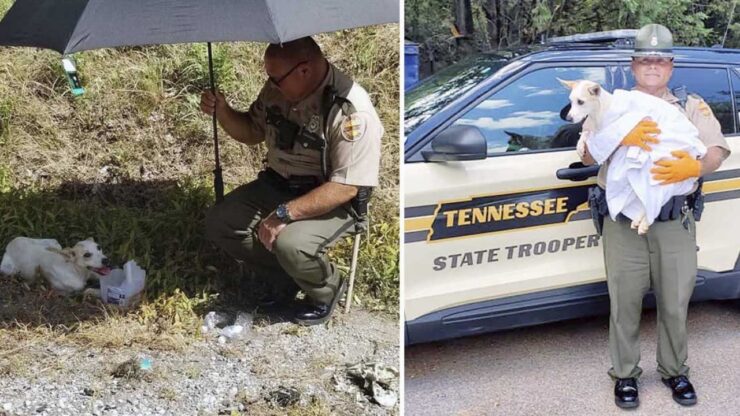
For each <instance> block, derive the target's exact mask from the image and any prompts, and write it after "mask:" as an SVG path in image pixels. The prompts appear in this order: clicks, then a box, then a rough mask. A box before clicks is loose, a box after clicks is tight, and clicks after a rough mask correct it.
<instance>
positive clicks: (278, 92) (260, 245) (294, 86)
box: [201, 37, 383, 325]
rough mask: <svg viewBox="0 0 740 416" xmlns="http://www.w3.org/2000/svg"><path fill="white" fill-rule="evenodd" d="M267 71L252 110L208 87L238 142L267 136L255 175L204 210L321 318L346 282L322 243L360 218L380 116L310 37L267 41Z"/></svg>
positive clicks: (220, 231)
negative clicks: (303, 296)
mask: <svg viewBox="0 0 740 416" xmlns="http://www.w3.org/2000/svg"><path fill="white" fill-rule="evenodd" d="M264 64H265V71H266V72H267V75H268V81H267V82H266V83H265V85H264V86H263V87H262V90H261V91H260V93H259V96H258V97H257V99H256V100H255V101H254V102H253V103H252V104H251V106H250V107H249V110H248V111H246V112H238V111H235V110H234V109H232V108H231V107H230V106H229V105H228V104H227V103H226V100H225V98H224V96H223V95H222V94H221V93H220V92H217V93H216V94H215V95H214V94H212V93H211V92H210V91H204V92H203V94H202V96H201V110H202V111H203V112H205V113H206V114H212V113H213V111H214V109H215V111H216V117H217V119H218V121H219V124H220V125H221V127H222V128H223V129H224V130H225V131H226V132H227V133H228V134H229V135H230V136H231V137H233V138H234V139H236V140H237V141H239V142H242V143H245V144H248V145H256V144H259V143H262V142H263V141H264V142H265V143H266V145H267V160H266V166H265V169H264V170H263V171H261V172H260V173H259V174H258V176H257V179H256V180H254V181H253V182H250V183H248V184H246V185H242V186H240V187H239V188H237V189H235V190H234V191H232V192H230V193H229V194H228V195H226V196H225V198H224V200H223V202H221V203H220V204H217V205H216V206H214V207H213V208H212V209H211V210H210V211H209V212H208V214H207V216H206V235H207V237H208V238H209V239H210V240H212V241H213V242H215V243H216V244H217V245H218V246H219V247H221V248H223V249H224V250H225V251H226V252H228V253H229V254H230V255H231V256H233V257H235V258H237V259H240V260H243V261H244V264H245V265H246V266H247V267H248V268H250V269H251V270H252V271H253V272H254V273H255V274H256V275H257V276H258V277H259V278H261V279H264V280H265V281H267V283H268V284H269V285H271V286H272V288H273V291H274V292H273V293H274V294H275V295H276V296H275V298H274V299H272V300H274V301H292V300H294V298H295V295H296V293H297V291H298V290H299V289H301V290H303V291H304V293H305V294H306V298H307V300H309V302H306V303H305V304H302V305H300V307H299V308H298V310H297V311H296V314H295V321H296V322H297V323H299V324H303V325H314V324H319V323H322V322H325V321H326V320H328V319H329V317H330V316H331V313H332V311H333V309H334V307H335V305H336V303H337V301H338V299H339V298H340V297H341V296H342V294H343V292H344V291H345V290H346V283H345V281H344V279H343V278H341V276H340V274H339V271H338V270H337V269H336V267H335V266H334V265H333V264H332V263H331V262H330V261H329V259H328V258H327V255H326V252H327V249H329V248H330V247H331V246H332V245H333V244H334V243H335V242H336V241H337V240H338V239H340V238H341V237H343V236H345V235H347V234H348V233H351V232H354V231H356V229H357V228H358V227H361V226H362V223H363V219H364V216H365V214H366V209H367V200H368V198H369V196H370V193H371V190H372V188H373V187H375V186H377V185H378V173H379V166H380V143H381V137H382V136H383V126H382V125H381V123H380V119H379V118H378V115H377V113H376V111H375V108H374V107H373V104H372V102H371V100H370V97H369V96H368V94H367V92H366V91H365V90H364V89H363V88H362V87H360V86H359V85H358V84H356V83H355V82H353V81H352V80H351V79H350V78H349V77H348V76H347V75H345V74H343V73H342V72H340V71H339V70H338V69H337V68H335V67H334V66H333V65H331V64H330V63H329V62H328V61H327V60H326V59H325V58H324V56H323V53H322V51H321V49H320V48H319V46H318V45H317V44H316V42H314V40H313V39H311V38H310V37H306V38H302V39H298V40H295V41H292V42H288V43H283V44H281V45H278V44H271V45H269V46H268V47H267V50H266V51H265V60H264Z"/></svg>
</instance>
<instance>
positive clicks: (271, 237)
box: [257, 212, 286, 251]
mask: <svg viewBox="0 0 740 416" xmlns="http://www.w3.org/2000/svg"><path fill="white" fill-rule="evenodd" d="M285 226H286V224H285V223H284V222H282V221H280V220H279V219H278V217H277V215H275V213H274V212H273V213H271V214H270V215H268V216H267V218H265V219H264V220H262V222H261V223H260V225H259V229H258V230H257V236H258V237H259V239H260V241H261V242H262V245H264V246H265V248H266V249H267V250H268V251H272V246H273V244H274V243H275V240H276V239H277V237H278V234H280V231H283V228H285Z"/></svg>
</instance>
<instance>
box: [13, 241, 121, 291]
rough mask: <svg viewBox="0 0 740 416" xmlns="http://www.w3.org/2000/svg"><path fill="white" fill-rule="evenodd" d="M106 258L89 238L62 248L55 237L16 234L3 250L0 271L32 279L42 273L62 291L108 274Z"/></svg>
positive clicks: (72, 288)
mask: <svg viewBox="0 0 740 416" xmlns="http://www.w3.org/2000/svg"><path fill="white" fill-rule="evenodd" d="M108 266H109V261H108V258H107V257H106V256H105V255H104V254H103V252H102V251H100V247H99V246H98V245H97V243H95V241H94V240H93V239H92V237H91V238H88V239H87V240H84V241H80V242H79V243H77V244H75V245H74V247H71V248H65V249H63V248H62V246H61V245H59V243H58V242H57V241H56V240H51V239H33V238H27V237H17V238H15V239H13V241H11V242H10V243H9V244H8V246H7V247H6V249H5V255H4V256H3V260H2V263H0V273H2V274H5V275H15V274H20V275H21V276H22V277H23V278H24V279H26V281H28V282H31V281H33V280H35V279H36V277H37V276H38V275H41V276H43V277H44V278H45V279H46V280H47V281H48V282H49V284H50V285H51V287H52V288H54V289H55V290H57V291H59V292H62V293H64V294H70V293H72V292H79V291H81V290H83V289H84V288H85V285H86V284H87V281H88V280H90V279H99V278H100V277H102V276H106V275H107V274H108V273H110V267H108Z"/></svg>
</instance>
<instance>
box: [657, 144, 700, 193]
mask: <svg viewBox="0 0 740 416" xmlns="http://www.w3.org/2000/svg"><path fill="white" fill-rule="evenodd" d="M671 154H672V155H673V157H676V158H678V159H672V160H671V159H661V160H659V161H657V162H655V166H656V167H654V168H652V169H650V172H651V173H653V179H655V180H656V181H663V182H661V183H660V184H661V185H668V184H669V183H676V182H681V181H683V180H686V179H689V178H698V177H699V175H700V174H701V162H699V161H698V160H696V159H694V158H693V157H691V156H690V155H689V154H688V153H687V152H685V151H683V150H675V151H673V152H671Z"/></svg>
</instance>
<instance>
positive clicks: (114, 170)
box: [0, 0, 399, 348]
mask: <svg viewBox="0 0 740 416" xmlns="http://www.w3.org/2000/svg"><path fill="white" fill-rule="evenodd" d="M9 6H10V2H9V1H7V0H0V14H2V13H4V11H5V10H6V9H7V8H8V7H9ZM317 40H318V42H319V43H320V44H321V45H322V47H323V49H324V50H325V52H326V54H327V57H328V58H329V59H330V60H331V61H332V62H334V63H335V64H336V65H337V66H338V67H339V68H340V69H342V70H344V71H345V72H347V73H349V74H351V75H352V76H353V77H354V78H355V79H356V80H357V81H358V82H359V83H360V84H361V85H363V86H364V87H365V89H366V90H367V91H369V93H370V94H371V97H372V99H373V102H374V103H375V105H376V108H377V109H378V112H379V115H380V117H381V119H382V121H383V124H384V126H385V130H386V135H385V137H384V141H383V157H382V162H381V174H380V177H381V184H380V186H379V187H378V188H377V189H376V192H375V196H374V199H373V202H372V203H373V205H372V211H371V215H372V223H371V229H370V234H369V237H370V238H369V239H367V238H363V240H364V241H363V245H362V249H361V256H360V261H359V269H358V273H357V276H358V277H357V283H356V291H355V294H356V296H357V301H358V302H360V303H362V304H363V305H364V306H365V307H366V308H368V309H371V310H381V311H387V312H389V313H393V314H395V313H397V311H398V309H397V308H398V306H397V305H398V287H399V278H398V270H399V269H398V261H399V259H398V249H399V232H398V228H399V222H398V213H399V206H398V162H399V139H398V137H399V124H398V122H399V113H398V112H399V106H398V99H399V91H398V79H399V76H398V60H399V56H398V48H397V45H398V26H397V25H386V26H379V27H373V28H365V29H359V30H353V31H342V32H337V33H334V34H328V35H320V36H318V37H317ZM263 51H264V45H261V44H255V43H228V44H217V45H214V70H215V73H216V79H217V82H218V85H219V87H220V88H221V89H223V91H224V92H225V93H226V95H227V98H228V99H229V100H230V102H231V103H232V105H233V106H234V107H236V108H239V109H246V108H247V107H248V105H249V103H250V102H251V100H252V99H253V98H254V97H255V96H256V94H257V92H258V91H259V89H260V87H261V85H262V84H263V83H264V81H265V75H264V72H263V69H262V62H261V57H262V53H263ZM76 59H77V61H78V68H79V71H80V74H81V77H82V82H83V85H84V87H85V88H86V93H85V94H84V95H83V96H81V97H78V98H74V97H73V96H72V95H71V93H70V91H69V88H68V86H67V83H66V79H65V77H64V75H63V72H62V70H61V66H60V57H59V55H58V54H57V53H56V52H53V51H47V50H34V49H30V48H0V77H1V78H2V79H3V82H2V83H0V247H4V246H5V245H6V244H7V243H8V242H9V241H10V240H11V239H12V238H14V237H16V236H19V235H24V236H33V237H44V238H55V239H57V240H59V241H60V243H62V245H71V244H73V243H75V242H76V241H78V240H81V239H85V238H87V237H90V236H93V237H94V238H95V239H96V241H98V242H99V243H100V245H101V247H102V248H103V250H104V251H105V252H106V254H108V255H109V256H110V257H111V258H112V260H113V261H114V263H116V264H122V263H123V262H125V261H126V260H129V259H135V260H136V261H137V262H138V263H139V265H141V266H142V267H143V268H144V269H145V270H146V271H147V277H148V281H147V287H146V290H147V291H146V296H145V298H144V301H143V303H142V304H141V306H140V307H138V308H137V309H136V310H135V311H133V312H131V313H124V312H120V311H116V310H114V309H112V308H108V307H103V306H101V305H95V304H90V303H85V302H81V301H79V299H66V300H57V301H55V302H56V303H53V304H52V306H48V305H46V306H43V307H41V305H44V303H43V302H42V301H41V300H40V299H36V298H34V296H35V295H33V294H28V293H20V292H17V290H16V289H17V287H14V288H13V290H10V288H9V287H8V285H9V284H10V283H12V282H8V281H6V282H3V283H1V285H2V286H4V287H3V289H8V290H5V291H4V292H3V293H2V294H0V297H1V298H3V299H2V300H3V301H7V302H16V303H17V302H20V301H21V300H27V301H37V302H40V303H30V304H32V305H36V306H39V307H38V308H36V309H35V310H29V311H26V312H23V311H20V310H19V309H18V308H11V309H12V311H11V310H7V309H3V310H2V311H0V313H1V314H2V315H1V316H0V317H1V318H2V319H0V340H2V331H7V330H9V329H11V328H14V329H16V330H17V331H18V332H20V333H23V331H27V332H29V333H30V332H35V333H42V332H48V331H51V332H53V333H55V334H57V335H58V336H62V337H65V338H71V339H74V340H76V341H78V342H83V343H91V344H95V345H105V346H125V345H131V344H132V343H134V344H135V343H138V342H145V341H144V339H145V338H146V337H147V336H150V335H152V334H154V335H156V336H155V338H154V339H155V340H156V341H155V344H157V346H158V347H161V348H178V345H179V344H180V343H181V342H184V341H183V339H187V338H188V337H191V336H193V335H196V333H197V327H198V325H199V320H200V317H199V314H200V313H201V312H202V311H203V310H204V309H205V308H208V307H212V306H213V304H214V303H217V302H225V301H228V300H229V299H230V297H231V296H232V295H231V292H233V291H236V290H238V288H239V287H240V286H242V283H243V282H241V281H239V275H238V273H237V272H236V266H235V264H234V262H233V260H231V259H229V258H228V257H227V256H225V255H224V254H223V253H221V252H220V251H219V250H217V249H216V248H215V247H214V246H212V245H211V244H210V243H209V242H207V241H205V240H204V235H203V220H204V215H205V212H206V211H207V209H208V208H209V207H210V206H211V205H212V201H213V199H214V195H213V191H212V176H211V175H212V174H211V170H212V169H213V150H212V146H213V145H212V139H211V131H210V128H211V124H210V123H211V121H210V119H209V118H208V117H206V116H204V115H202V114H201V113H199V111H198V102H199V95H200V91H201V90H202V89H203V88H204V87H206V86H207V85H208V76H207V73H208V67H207V62H206V51H205V46H204V45H200V44H194V45H165V46H149V47H127V48H119V49H115V50H113V49H105V50H97V51H89V52H82V53H79V54H76ZM219 136H220V137H221V138H222V140H221V156H222V165H223V167H224V181H225V183H226V188H227V191H228V190H229V189H233V188H235V187H237V186H239V185H240V184H243V183H246V182H248V181H250V180H252V179H253V178H254V177H255V176H256V173H257V171H258V170H260V169H261V166H262V159H263V158H264V156H265V149H264V148H263V147H262V146H258V147H247V146H243V145H241V144H239V143H236V142H235V141H233V140H229V139H228V138H226V137H227V136H226V135H225V133H224V132H221V134H220V135H219ZM364 237H366V236H364ZM351 249H352V246H351V241H350V240H349V239H347V240H346V241H343V242H341V243H340V244H339V245H338V246H337V247H336V248H335V249H334V250H333V251H332V254H331V255H332V257H333V258H334V259H335V260H336V262H337V263H338V264H339V266H340V268H341V269H342V270H344V271H347V270H348V269H349V261H350V256H351ZM9 290H10V291H9ZM27 304H29V303H27ZM52 311H53V312H54V313H53V314H52ZM55 331H56V332H55ZM144 334H146V335H144Z"/></svg>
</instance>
